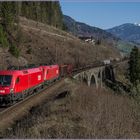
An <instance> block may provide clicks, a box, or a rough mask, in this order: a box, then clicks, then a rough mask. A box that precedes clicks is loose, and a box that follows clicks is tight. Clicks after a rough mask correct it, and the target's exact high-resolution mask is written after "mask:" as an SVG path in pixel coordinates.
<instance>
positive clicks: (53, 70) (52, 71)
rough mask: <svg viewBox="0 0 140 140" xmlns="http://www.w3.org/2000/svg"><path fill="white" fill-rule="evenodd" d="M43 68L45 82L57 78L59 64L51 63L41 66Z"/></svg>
mask: <svg viewBox="0 0 140 140" xmlns="http://www.w3.org/2000/svg"><path fill="white" fill-rule="evenodd" d="M41 67H42V69H43V78H44V82H45V83H47V84H48V83H50V82H52V81H55V80H56V79H58V78H59V76H60V75H59V66H58V65H51V66H41Z"/></svg>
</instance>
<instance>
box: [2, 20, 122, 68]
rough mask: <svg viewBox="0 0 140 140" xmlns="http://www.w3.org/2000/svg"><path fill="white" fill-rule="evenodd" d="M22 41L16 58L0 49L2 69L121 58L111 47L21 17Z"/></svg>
mask: <svg viewBox="0 0 140 140" xmlns="http://www.w3.org/2000/svg"><path fill="white" fill-rule="evenodd" d="M20 25H21V29H22V36H23V37H22V38H23V39H22V44H21V46H20V50H21V55H20V57H19V58H18V59H16V58H14V57H13V56H11V55H10V54H9V52H8V50H7V49H2V48H0V54H1V55H2V59H1V60H0V64H1V66H0V67H1V68H2V67H6V66H7V65H8V64H12V65H24V64H28V63H35V64H37V63H47V64H49V63H73V64H74V63H75V61H79V62H80V63H81V64H83V65H85V64H87V63H91V62H93V61H94V60H96V59H100V60H101V59H107V58H110V57H120V54H119V51H118V50H117V49H115V48H114V47H112V46H110V45H107V44H101V45H97V46H93V45H91V44H88V43H84V42H82V41H80V40H79V39H78V38H76V37H74V36H72V35H71V34H69V33H66V32H64V31H61V30H58V29H56V28H54V27H51V26H48V25H45V24H42V23H37V22H35V21H33V20H27V19H26V18H21V20H20Z"/></svg>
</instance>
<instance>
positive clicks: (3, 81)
mask: <svg viewBox="0 0 140 140" xmlns="http://www.w3.org/2000/svg"><path fill="white" fill-rule="evenodd" d="M116 62H117V61H116V60H113V61H110V60H104V61H96V62H94V63H92V64H90V65H86V66H80V67H78V68H74V66H73V65H72V64H65V65H45V64H42V65H40V66H30V67H18V68H15V67H10V68H8V69H7V70H2V71H0V105H1V104H3V103H6V104H7V103H11V104H12V103H13V102H16V101H18V100H21V99H24V98H25V97H26V96H28V95H30V94H33V93H35V92H37V91H39V90H41V89H43V88H44V86H46V85H49V84H50V83H52V82H54V81H56V80H58V79H60V78H62V77H65V76H67V75H71V74H72V73H75V72H80V71H81V70H85V69H89V68H93V67H96V66H103V65H108V64H110V63H116Z"/></svg>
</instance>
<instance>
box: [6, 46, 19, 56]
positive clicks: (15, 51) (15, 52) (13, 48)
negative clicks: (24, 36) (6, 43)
mask: <svg viewBox="0 0 140 140" xmlns="http://www.w3.org/2000/svg"><path fill="white" fill-rule="evenodd" d="M9 52H10V53H11V54H12V55H13V56H15V57H16V58H18V57H19V54H20V50H19V49H18V48H17V47H16V46H15V45H11V47H10V49H9Z"/></svg>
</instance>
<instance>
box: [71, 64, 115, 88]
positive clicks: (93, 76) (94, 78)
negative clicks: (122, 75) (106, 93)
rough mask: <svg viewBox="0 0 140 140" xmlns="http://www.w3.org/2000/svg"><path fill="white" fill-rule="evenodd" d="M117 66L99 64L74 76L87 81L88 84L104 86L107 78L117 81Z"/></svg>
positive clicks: (81, 80)
mask: <svg viewBox="0 0 140 140" xmlns="http://www.w3.org/2000/svg"><path fill="white" fill-rule="evenodd" d="M114 72H115V68H114V67H113V66H112V65H106V66H99V67H94V68H90V69H88V70H85V71H82V72H80V73H78V74H76V75H74V76H73V78H74V79H77V80H79V81H80V82H85V83H86V84H87V85H88V86H96V88H98V87H102V85H103V82H104V81H105V80H110V81H112V82H115V74H114Z"/></svg>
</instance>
